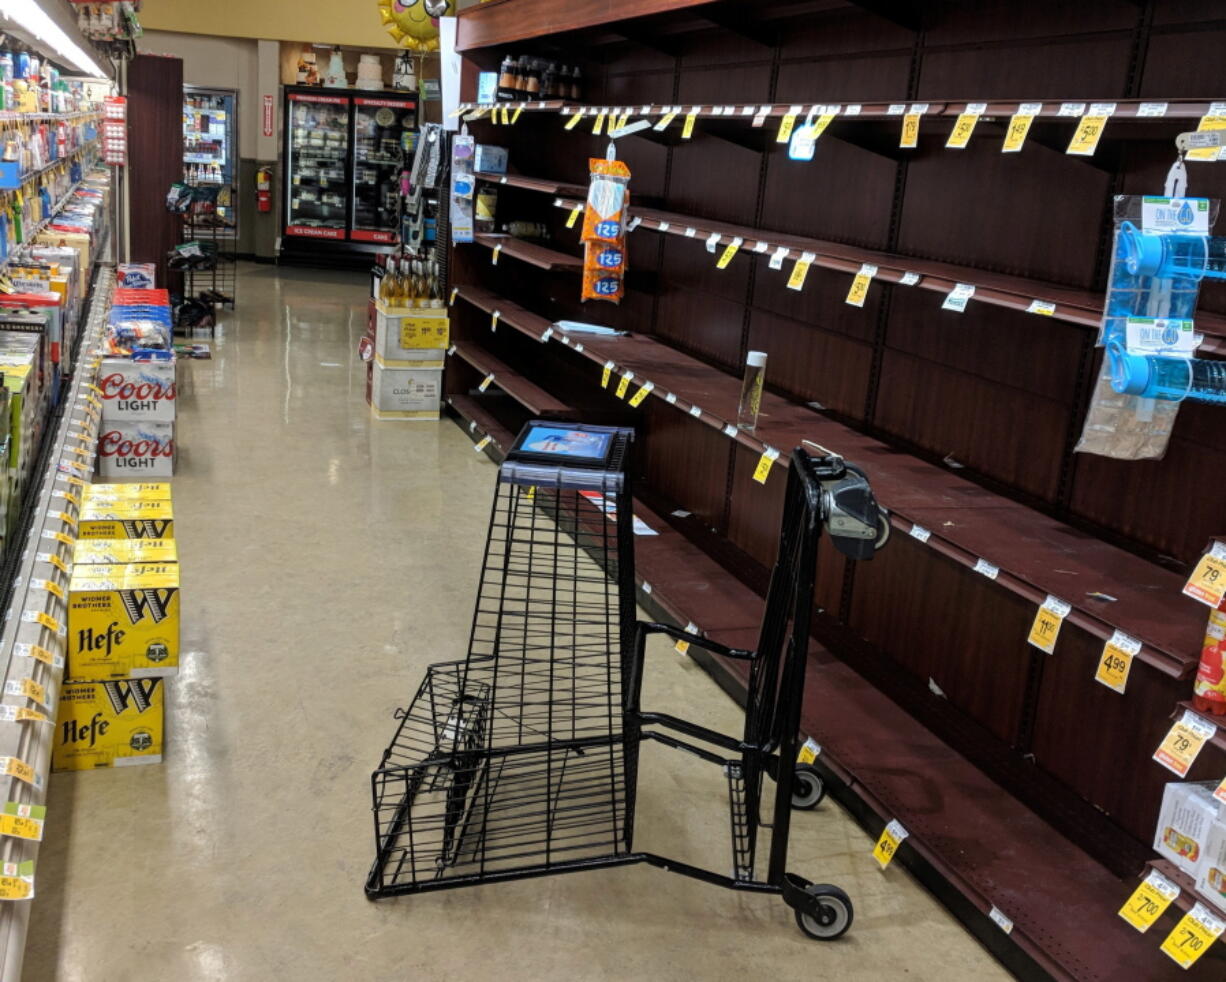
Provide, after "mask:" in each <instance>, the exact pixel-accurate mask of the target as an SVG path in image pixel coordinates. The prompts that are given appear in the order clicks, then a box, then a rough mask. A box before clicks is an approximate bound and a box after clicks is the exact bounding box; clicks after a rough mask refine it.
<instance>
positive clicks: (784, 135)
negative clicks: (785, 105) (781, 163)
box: [775, 106, 800, 143]
mask: <svg viewBox="0 0 1226 982" xmlns="http://www.w3.org/2000/svg"><path fill="white" fill-rule="evenodd" d="M799 115H800V106H792V107H791V108H790V109H788V111H787V113H785V114H784V117H783V119H782V120H781V121H780V123H779V132H778V133H776V134H775V142H776V143H787V142H788V140H790V139H791V138H792V130H793V129H795V127H796V117H797V116H799Z"/></svg>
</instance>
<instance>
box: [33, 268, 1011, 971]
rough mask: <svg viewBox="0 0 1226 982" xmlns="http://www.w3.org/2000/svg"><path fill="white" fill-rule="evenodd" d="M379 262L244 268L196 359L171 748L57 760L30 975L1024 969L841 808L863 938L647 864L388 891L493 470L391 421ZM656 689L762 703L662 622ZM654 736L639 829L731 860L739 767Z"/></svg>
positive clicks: (804, 833)
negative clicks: (729, 686) (379, 360)
mask: <svg viewBox="0 0 1226 982" xmlns="http://www.w3.org/2000/svg"><path fill="white" fill-rule="evenodd" d="M365 292H366V283H365V278H364V277H362V276H356V275H345V274H337V273H321V272H319V271H281V272H278V271H277V270H275V269H272V268H267V267H256V266H246V267H244V268H243V270H242V273H241V277H240V282H239V289H238V296H239V298H240V301H241V308H240V312H239V314H238V315H237V316H231V317H230V318H229V322H228V323H227V324H226V325H225V328H224V333H223V335H222V336H220V337H219V338H218V339H217V341H216V342H215V344H214V352H215V357H214V358H213V360H212V361H199V362H194V363H187V364H186V365H185V366H184V373H183V374H184V381H185V384H184V386H183V391H182V393H181V397H180V408H179V412H180V430H179V445H180V454H181V470H180V474H179V476H178V477H176V479H175V482H174V493H175V510H176V519H177V526H178V533H179V553H180V559H181V562H182V565H183V574H182V579H183V623H184V635H183V650H184V654H183V657H182V662H183V666H184V667H183V668H182V670H181V673H180V675H179V677H178V678H176V679H174V680H172V682H171V685H170V689H169V693H168V700H167V716H168V724H167V730H168V735H167V753H166V759H165V763H164V764H162V765H161V766H149V767H133V768H128V769H122V770H113V771H97V772H93V773H78V774H57V775H55V776H54V777H53V778H52V782H51V788H50V799H49V802H48V805H49V808H48V820H47V840H46V842H45V843H44V845H43V848H42V852H41V855H40V865H39V870H38V879H37V884H38V897H37V899H36V900H35V901H34V904H33V913H32V923H31V927H30V935H29V943H28V947H27V954H26V970H25V978H26V979H27V980H30V982H44V980H64V982H165V980H176V982H197V980H199V982H206V980H207V982H217V980H226V982H267V980H269V979H274V978H285V979H300V980H311V982H313V980H340V979H352V980H361V982H366V980H378V982H392V980H406V979H410V978H411V979H424V980H434V979H444V978H446V979H452V980H459V982H464V980H469V979H483V978H489V977H491V976H496V977H500V978H502V979H504V980H507V982H510V980H518V979H531V980H542V982H546V980H555V979H556V980H566V982H574V980H587V979H619V980H620V979H636V978H647V977H651V978H653V979H665V980H671V979H687V980H688V979H756V978H762V979H781V980H791V979H800V978H810V979H841V980H847V979H856V980H879V979H897V978H900V977H909V978H914V979H921V980H926V979H938V978H939V979H942V980H943V982H958V980H964V979H965V980H972V979H973V980H976V982H979V980H986V979H993V978H1005V977H1007V976H1006V974H1005V973H1004V972H1003V971H1002V970H1001V969H1000V968H999V967H998V966H996V964H995V963H994V962H993V961H992V960H991V959H990V958H989V956H988V955H987V954H986V953H985V952H984V951H983V950H982V949H980V948H979V947H978V945H977V944H976V943H975V942H974V941H973V940H972V939H971V938H970V937H969V936H968V935H966V934H965V933H964V932H963V931H962V930H961V928H960V927H959V926H958V924H957V923H956V922H955V921H953V920H952V918H950V917H949V916H948V915H947V914H946V913H945V912H944V910H943V909H942V908H941V907H940V906H939V905H938V904H937V903H936V902H935V901H934V900H932V899H931V898H930V897H929V896H928V895H927V894H926V893H924V892H923V891H922V890H921V889H920V888H919V887H918V886H916V884H915V883H914V882H912V881H911V880H910V879H909V877H908V876H907V874H906V873H905V871H903V870H901V869H891V870H889V871H887V872H886V873H884V874H883V873H881V872H880V871H878V869H877V867H876V864H875V863H874V862H873V860H872V859H871V858H870V855H869V852H870V850H871V847H872V843H871V841H869V840H868V839H867V838H866V837H865V835H864V834H863V833H862V832H861V831H860V830H859V829H858V828H857V827H856V826H855V825H854V824H853V823H852V822H851V821H850V820H849V819H848V818H847V817H846V816H845V815H844V814H843V813H842V812H841V811H840V810H839V809H838V807H837V806H835V805H833V804H831V803H827V804H824V805H823V806H822V807H820V808H819V809H818V810H817V811H815V812H810V813H801V814H799V815H798V816H797V818H796V820H795V822H794V837H793V844H792V861H791V864H790V865H791V868H792V869H793V870H794V871H795V872H797V873H799V874H801V875H804V876H807V877H808V878H810V879H813V880H828V881H831V882H834V883H838V884H840V885H841V886H843V887H844V888H845V889H846V890H847V891H848V892H849V893H850V894H851V896H852V898H853V900H854V902H855V905H856V911H857V917H856V921H855V926H854V927H853V929H852V932H851V933H850V934H849V935H848V936H847V937H846V938H844V939H843V940H841V941H839V942H836V943H833V944H826V945H823V944H820V943H817V942H812V941H809V940H807V939H805V938H804V937H803V936H802V935H801V934H800V933H799V931H798V930H797V929H796V927H795V925H794V924H793V922H792V918H791V914H790V912H789V911H788V910H787V908H786V907H785V906H784V904H783V903H782V902H781V901H779V900H778V899H776V898H769V897H762V896H753V895H744V894H735V893H732V892H730V891H725V890H720V889H716V888H714V887H710V886H706V885H704V884H700V883H697V882H695V881H691V880H687V879H684V878H681V877H678V876H672V875H669V874H666V873H663V872H661V871H658V870H652V869H648V868H626V869H621V870H612V871H601V872H594V873H587V874H579V875H575V876H565V877H554V878H546V879H538V880H528V881H521V882H516V883H506V884H499V885H493V886H485V887H480V888H476V889H465V890H454V891H446V892H442V893H435V894H426V895H421V896H418V897H410V898H401V899H398V900H395V901H382V902H380V903H377V904H372V903H370V902H368V901H367V900H366V899H365V897H364V895H363V891H362V887H363V882H364V880H365V877H366V873H367V869H368V867H369V864H370V862H371V859H372V858H373V841H372V830H371V815H370V781H369V777H370V772H371V770H372V769H373V767H374V766H375V765H376V764H377V763H378V761H379V757H380V754H381V752H382V749H383V747H384V745H385V744H386V743H387V741H388V740H389V739H390V737H391V735H392V733H393V730H394V726H395V723H394V721H393V718H392V713H393V711H394V710H395V709H396V708H397V707H398V706H403V705H405V704H407V702H408V700H409V698H410V697H411V695H412V693H413V691H414V690H415V688H416V686H417V684H418V682H419V681H420V678H421V675H422V672H423V670H424V667H425V665H426V664H428V663H430V662H433V661H440V660H448V659H453V658H458V657H461V656H462V655H463V652H464V648H465V644H466V641H467V633H468V622H469V618H470V616H471V605H472V598H473V593H474V590H475V586H476V578H477V573H478V569H479V562H480V555H481V548H482V544H483V541H484V535H485V526H486V522H487V519H488V509H489V501H490V495H491V493H492V489H493V480H494V467H493V465H491V464H490V462H489V461H488V460H486V458H485V457H483V456H481V455H479V454H475V453H474V452H473V450H472V445H471V443H470V441H469V440H468V439H467V437H466V436H465V434H464V433H463V432H462V431H461V430H460V429H459V428H458V427H456V426H454V425H453V424H451V423H449V422H444V423H441V424H432V423H427V424H423V423H391V422H388V423H372V422H371V421H370V419H369V417H368V414H367V408H366V405H365V402H364V389H365V370H364V366H363V365H362V363H361V362H360V361H359V360H358V359H357V357H356V354H355V349H356V345H357V341H358V338H359V337H360V335H361V334H362V331H363V329H364V323H365ZM653 654H654V655H655V659H654V662H653V664H652V668H653V673H654V674H652V675H651V676H650V679H651V689H652V695H653V696H654V698H653V700H652V701H653V702H654V703H655V704H657V705H659V706H661V708H663V704H665V703H667V704H668V705H669V706H670V707H671V708H672V709H673V710H674V711H675V712H677V713H678V714H679V715H683V716H685V715H688V716H691V717H693V718H696V719H699V720H702V721H703V722H706V723H709V724H711V725H715V726H721V727H726V728H731V729H737V728H739V726H740V725H741V724H740V719H741V717H740V712H739V710H738V709H737V708H736V707H735V706H734V705H733V703H732V702H731V701H730V700H729V699H727V697H725V696H724V695H723V694H722V693H721V692H720V691H719V690H718V689H717V688H716V686H715V685H714V684H713V683H712V682H711V681H710V680H709V679H708V678H707V677H706V676H705V675H704V674H703V673H702V672H701V671H700V670H699V669H697V668H696V667H695V666H694V665H693V664H692V663H690V662H688V661H686V660H685V659H683V658H681V657H679V656H677V655H676V654H675V653H673V652H672V650H671V649H670V648H668V647H667V646H666V645H662V646H660V647H659V648H658V649H657V650H656V651H654V652H653ZM691 760H692V759H691V758H688V757H686V756H685V755H681V754H677V753H672V754H667V755H666V754H661V753H660V752H658V751H657V752H654V753H653V752H652V750H651V748H647V749H645V751H644V765H643V777H642V784H641V791H640V799H639V829H640V832H639V840H640V843H641V844H642V845H643V846H644V847H647V848H654V849H656V850H658V851H673V852H675V853H676V854H678V855H679V856H680V857H681V858H691V859H694V860H696V861H699V862H703V863H706V864H709V865H711V866H713V867H714V868H717V869H722V868H724V867H725V866H728V865H729V858H728V856H727V849H728V846H727V836H728V828H727V822H728V819H727V811H726V802H727V797H726V795H727V791H726V785H725V783H724V779H723V777H722V775H720V774H719V773H718V772H717V771H716V770H715V769H714V768H712V767H710V766H709V765H704V764H701V763H699V762H693V763H692V762H691Z"/></svg>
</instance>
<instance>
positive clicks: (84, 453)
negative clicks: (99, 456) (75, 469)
mask: <svg viewBox="0 0 1226 982" xmlns="http://www.w3.org/2000/svg"><path fill="white" fill-rule="evenodd" d="M68 452H69V453H74V454H76V455H77V456H78V457H88V456H90V454H91V453H92V452H93V451H91V450H87V449H86V448H85V447H69V448H68Z"/></svg>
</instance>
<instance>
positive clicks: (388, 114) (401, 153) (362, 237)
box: [349, 96, 417, 243]
mask: <svg viewBox="0 0 1226 982" xmlns="http://www.w3.org/2000/svg"><path fill="white" fill-rule="evenodd" d="M416 134H417V106H416V104H415V103H414V102H412V101H411V100H405V99H372V98H367V97H365V96H355V97H354V99H353V219H352V227H351V229H350V233H349V234H350V238H351V239H353V240H354V241H355V242H386V243H393V242H396V241H397V239H398V235H397V233H398V229H397V227H396V225H397V222H398V220H399V202H400V175H401V172H402V171H403V170H404V169H405V167H406V166H407V164H408V163H411V162H412V157H413V148H414V141H415V138H416Z"/></svg>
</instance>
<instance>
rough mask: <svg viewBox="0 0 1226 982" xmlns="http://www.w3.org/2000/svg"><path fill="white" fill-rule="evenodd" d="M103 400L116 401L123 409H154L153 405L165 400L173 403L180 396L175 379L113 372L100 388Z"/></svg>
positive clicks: (102, 382) (106, 376) (104, 378)
mask: <svg viewBox="0 0 1226 982" xmlns="http://www.w3.org/2000/svg"><path fill="white" fill-rule="evenodd" d="M99 387H100V388H101V389H102V398H103V399H116V400H118V401H119V403H120V408H121V409H127V408H132V409H137V408H142V406H140V405H138V404H144V408H152V404H153V403H156V402H161V401H163V400H167V401H171V402H173V401H174V399H175V397H176V396H177V394H178V390H177V389H176V387H175V381H174V377H173V376H172V377H171V378H170V379H169V380H167V379H164V378H159V377H158V376H156V375H153V374H143V373H142V374H138V375H136V376H134V377H133V376H129V375H125V374H124V373H123V372H111V373H110V374H109V375H104V376H103V377H102V380H101V384H100V386H99Z"/></svg>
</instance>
